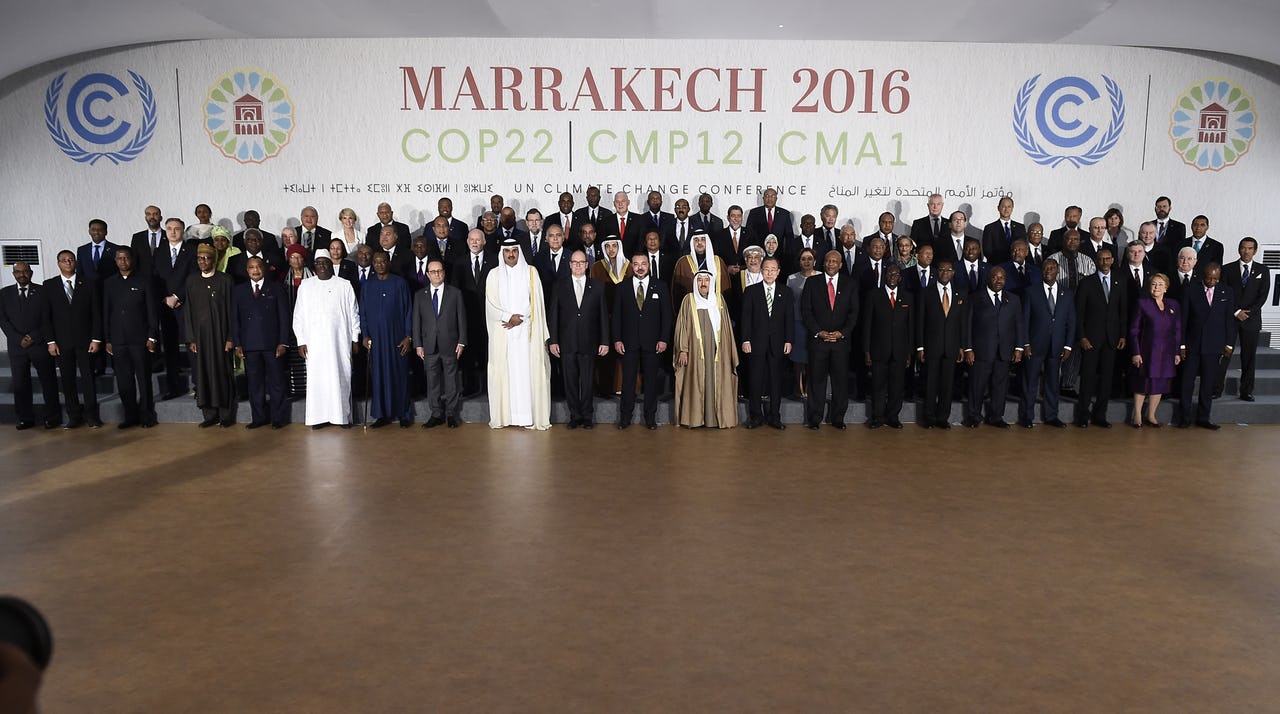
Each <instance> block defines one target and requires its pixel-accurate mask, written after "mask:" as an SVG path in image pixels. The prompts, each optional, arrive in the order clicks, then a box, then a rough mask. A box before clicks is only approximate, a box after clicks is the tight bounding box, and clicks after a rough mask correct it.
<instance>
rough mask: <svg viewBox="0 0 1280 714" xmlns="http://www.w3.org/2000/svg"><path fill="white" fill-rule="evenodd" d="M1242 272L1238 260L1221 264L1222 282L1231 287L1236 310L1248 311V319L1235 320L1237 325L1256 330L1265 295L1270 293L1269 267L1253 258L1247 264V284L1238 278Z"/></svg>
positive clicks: (1260, 318) (1244, 328)
mask: <svg viewBox="0 0 1280 714" xmlns="http://www.w3.org/2000/svg"><path fill="white" fill-rule="evenodd" d="M1255 257H1256V256H1255ZM1242 272H1243V268H1241V266H1240V261H1239V260H1237V261H1234V262H1231V263H1227V264H1226V265H1224V266H1222V282H1224V283H1226V284H1227V287H1229V288H1231V293H1232V295H1233V296H1234V297H1235V301H1236V310H1237V311H1239V310H1248V311H1249V319H1247V320H1245V321H1244V322H1240V321H1239V320H1236V322H1240V324H1239V325H1238V327H1239V328H1240V329H1241V330H1253V331H1254V332H1257V331H1259V330H1261V329H1262V308H1263V307H1264V306H1265V305H1266V304H1267V296H1268V295H1270V294H1271V269H1270V268H1268V267H1267V266H1265V265H1263V264H1262V262H1261V261H1259V260H1254V261H1253V262H1252V263H1250V264H1249V282H1248V283H1247V284H1245V283H1244V282H1243V281H1242V280H1241V279H1240V276H1241V273H1242Z"/></svg>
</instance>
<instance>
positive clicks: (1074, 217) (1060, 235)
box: [1044, 206, 1084, 272]
mask: <svg viewBox="0 0 1280 714" xmlns="http://www.w3.org/2000/svg"><path fill="white" fill-rule="evenodd" d="M1082 216H1084V209H1083V208H1080V207H1079V206H1067V207H1066V209H1065V210H1063V212H1062V226H1061V227H1059V228H1055V229H1053V230H1052V231H1050V232H1049V239H1048V240H1047V241H1046V242H1045V247H1044V254H1045V256H1046V257H1047V256H1050V255H1053V254H1054V253H1057V252H1058V251H1060V250H1062V247H1063V246H1064V245H1066V244H1067V240H1066V239H1067V231H1078V232H1080V233H1084V229H1083V228H1081V227H1080V218H1081V217H1082ZM1083 240H1084V238H1083V236H1081V242H1083ZM1058 271H1059V272H1061V271H1062V266H1058Z"/></svg>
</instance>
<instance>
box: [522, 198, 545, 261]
mask: <svg viewBox="0 0 1280 714" xmlns="http://www.w3.org/2000/svg"><path fill="white" fill-rule="evenodd" d="M524 225H525V228H526V229H527V230H526V231H524V236H525V238H524V246H523V249H524V262H526V263H528V264H529V265H533V264H534V263H536V262H537V259H538V254H539V253H541V252H542V251H544V250H546V248H547V234H546V232H545V230H544V229H543V225H542V211H539V210H538V209H536V208H530V209H529V210H528V211H527V212H526V213H525V214H524Z"/></svg>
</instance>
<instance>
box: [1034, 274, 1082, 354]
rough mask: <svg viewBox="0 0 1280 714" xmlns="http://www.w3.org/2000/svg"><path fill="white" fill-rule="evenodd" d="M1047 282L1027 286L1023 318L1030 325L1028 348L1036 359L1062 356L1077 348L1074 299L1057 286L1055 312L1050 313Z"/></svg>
mask: <svg viewBox="0 0 1280 714" xmlns="http://www.w3.org/2000/svg"><path fill="white" fill-rule="evenodd" d="M1044 291H1045V287H1044V280H1038V281H1036V282H1035V283H1034V284H1033V285H1030V286H1028V287H1027V291H1026V293H1025V297H1024V298H1023V311H1024V312H1025V313H1026V314H1025V315H1024V316H1023V319H1025V320H1026V322H1027V346H1028V347H1030V348H1031V354H1032V355H1033V356H1035V357H1036V358H1037V359H1038V358H1040V357H1045V356H1048V355H1054V356H1057V355H1060V354H1062V349H1063V348H1064V347H1071V348H1074V347H1075V343H1076V304H1075V296H1074V295H1072V294H1071V290H1070V289H1069V288H1066V287H1059V286H1057V284H1056V283H1055V286H1054V291H1055V292H1054V295H1055V300H1054V310H1053V311H1052V312H1051V311H1050V310H1049V296H1047V295H1045V292H1044Z"/></svg>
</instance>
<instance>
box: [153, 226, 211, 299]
mask: <svg viewBox="0 0 1280 714" xmlns="http://www.w3.org/2000/svg"><path fill="white" fill-rule="evenodd" d="M199 244H200V242H199V241H197V240H196V239H194V238H192V239H190V240H184V241H182V244H181V245H179V246H178V259H177V260H176V261H171V256H172V250H173V248H172V246H170V245H169V242H168V241H165V242H163V243H161V244H160V247H158V248H156V250H155V252H154V253H153V254H152V256H151V270H152V273H153V274H154V275H155V279H156V282H158V283H159V287H160V297H161V298H164V297H168V296H169V295H176V296H177V297H178V299H179V300H181V301H182V302H186V301H187V278H189V277H191V275H192V273H195V272H197V271H198V268H197V267H196V248H197V247H198V246H199Z"/></svg>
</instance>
